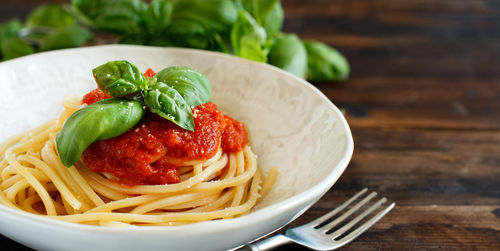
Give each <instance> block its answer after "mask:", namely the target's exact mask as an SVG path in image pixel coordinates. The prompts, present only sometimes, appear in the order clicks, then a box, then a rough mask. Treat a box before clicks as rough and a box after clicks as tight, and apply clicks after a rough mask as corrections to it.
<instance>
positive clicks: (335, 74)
mask: <svg viewBox="0 0 500 251" xmlns="http://www.w3.org/2000/svg"><path fill="white" fill-rule="evenodd" d="M304 46H305V48H306V51H307V80H309V81H313V82H321V81H343V80H345V79H347V77H349V70H350V67H349V62H347V59H346V58H345V57H344V56H343V55H342V54H341V53H340V52H339V51H337V50H336V49H334V48H332V47H330V46H328V45H326V44H324V43H321V42H317V41H304Z"/></svg>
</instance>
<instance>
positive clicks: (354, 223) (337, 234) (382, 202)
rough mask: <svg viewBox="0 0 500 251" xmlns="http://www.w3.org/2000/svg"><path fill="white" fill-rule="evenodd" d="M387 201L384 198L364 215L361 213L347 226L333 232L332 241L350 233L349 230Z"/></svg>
mask: <svg viewBox="0 0 500 251" xmlns="http://www.w3.org/2000/svg"><path fill="white" fill-rule="evenodd" d="M386 201H387V199H386V198H385V197H384V198H382V199H380V200H379V201H377V202H376V203H375V204H373V205H372V206H371V207H370V208H368V209H367V210H365V211H364V212H363V213H361V214H360V215H358V216H356V218H354V219H352V220H351V221H350V222H349V223H347V224H346V225H345V226H343V227H341V228H340V229H338V230H337V231H335V232H333V233H331V234H330V236H331V237H332V239H335V238H337V237H338V236H341V235H342V234H344V233H345V232H346V231H348V230H349V229H351V228H352V227H353V226H354V225H356V224H357V223H358V222H359V221H361V220H362V219H364V218H365V217H366V216H367V215H369V214H371V213H372V212H373V211H375V209H377V208H379V207H380V205H382V204H384V203H385V202H386Z"/></svg>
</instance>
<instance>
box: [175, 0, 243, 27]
mask: <svg viewBox="0 0 500 251" xmlns="http://www.w3.org/2000/svg"><path fill="white" fill-rule="evenodd" d="M174 2H175V4H174V11H173V12H172V20H174V21H175V20H182V19H188V20H192V21H196V22H198V23H201V24H204V25H205V26H207V27H208V28H209V29H210V30H214V31H217V32H218V33H221V34H222V33H227V32H228V31H229V30H230V29H231V27H232V25H233V24H234V22H235V21H236V17H237V15H238V12H237V9H236V7H235V5H234V3H233V1H232V0H180V1H174Z"/></svg>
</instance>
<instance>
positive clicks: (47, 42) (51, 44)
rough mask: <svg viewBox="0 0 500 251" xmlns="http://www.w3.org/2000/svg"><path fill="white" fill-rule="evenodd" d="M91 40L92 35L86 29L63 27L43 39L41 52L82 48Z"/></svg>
mask: <svg viewBox="0 0 500 251" xmlns="http://www.w3.org/2000/svg"><path fill="white" fill-rule="evenodd" d="M90 39H92V33H90V32H89V31H88V30H87V29H85V28H82V27H79V26H67V27H62V28H59V29H57V30H55V31H54V32H53V33H50V34H49V35H47V36H46V37H44V38H43V39H42V44H41V46H40V51H49V50H57V49H64V48H74V47H80V46H82V45H83V44H84V43H85V42H86V41H88V40H90Z"/></svg>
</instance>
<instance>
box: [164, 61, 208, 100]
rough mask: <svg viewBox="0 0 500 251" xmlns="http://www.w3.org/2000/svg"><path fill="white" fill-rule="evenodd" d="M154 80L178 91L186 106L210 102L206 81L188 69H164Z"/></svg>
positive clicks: (179, 67)
mask: <svg viewBox="0 0 500 251" xmlns="http://www.w3.org/2000/svg"><path fill="white" fill-rule="evenodd" d="M155 79H156V81H158V82H161V83H164V84H166V85H168V86H170V87H172V88H174V89H175V90H176V91H178V92H179V94H180V95H181V96H182V97H183V99H184V100H185V101H186V103H187V104H188V106H197V105H200V104H204V103H207V102H210V101H211V100H212V92H211V89H210V82H209V81H208V79H207V78H206V77H205V76H204V75H203V74H201V73H199V72H198V71H196V70H194V69H191V68H189V67H186V66H171V67H168V68H165V69H163V70H161V71H159V72H158V73H157V74H156V75H155Z"/></svg>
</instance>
